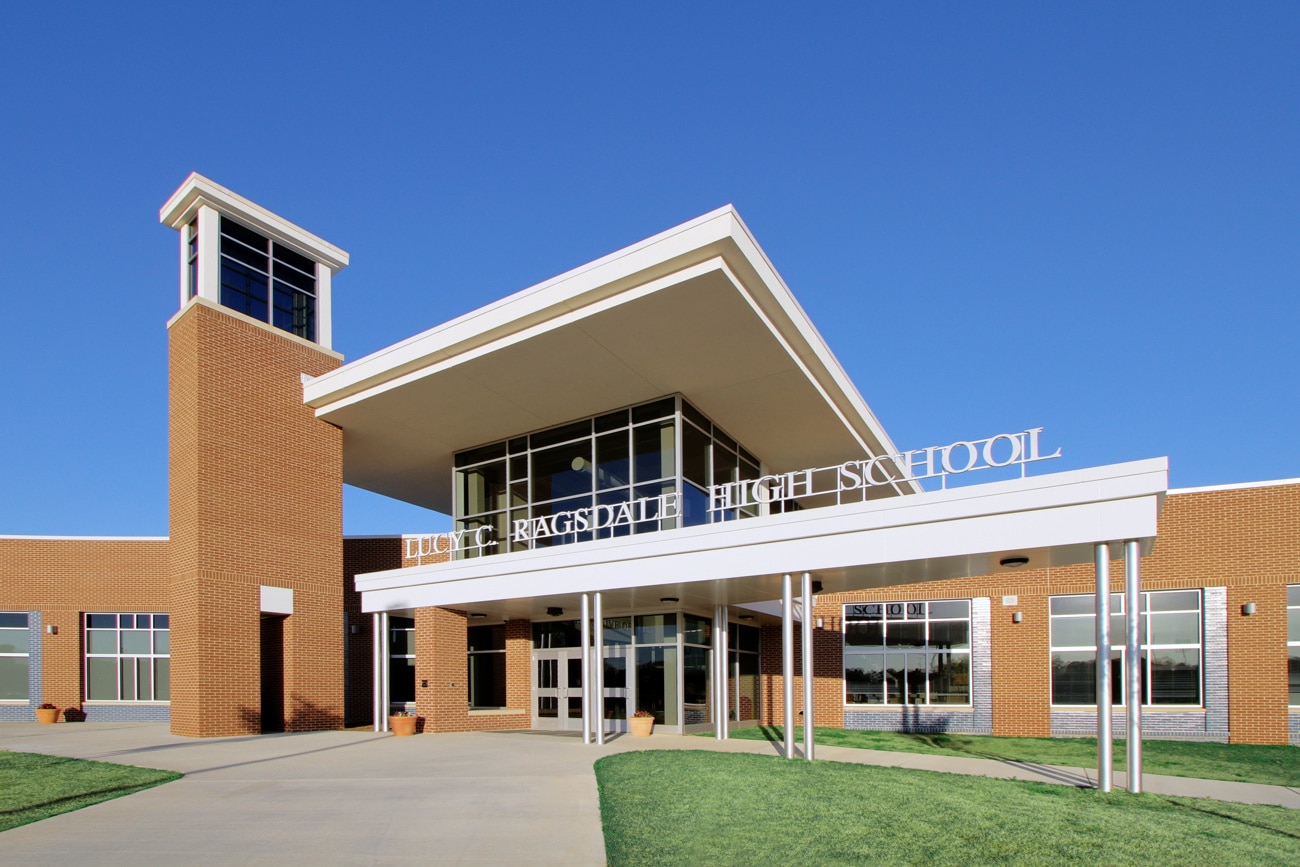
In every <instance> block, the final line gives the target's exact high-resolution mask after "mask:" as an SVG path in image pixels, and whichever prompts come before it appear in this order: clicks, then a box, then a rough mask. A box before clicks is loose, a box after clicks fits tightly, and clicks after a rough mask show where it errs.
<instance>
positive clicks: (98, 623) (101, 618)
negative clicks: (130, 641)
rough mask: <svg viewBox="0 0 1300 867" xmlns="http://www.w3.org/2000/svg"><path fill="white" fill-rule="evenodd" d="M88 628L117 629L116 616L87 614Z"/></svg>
mask: <svg viewBox="0 0 1300 867" xmlns="http://www.w3.org/2000/svg"><path fill="white" fill-rule="evenodd" d="M86 626H88V627H90V628H91V629H115V628H116V627H117V615H116V614H87V615H86Z"/></svg>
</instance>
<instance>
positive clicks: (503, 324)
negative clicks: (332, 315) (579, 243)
mask: <svg viewBox="0 0 1300 867" xmlns="http://www.w3.org/2000/svg"><path fill="white" fill-rule="evenodd" d="M734 213H735V212H734V210H733V209H732V208H731V206H730V205H728V206H726V207H723V208H719V209H718V210H716V211H711V212H709V213H707V214H704V215H703V216H700V217H697V218H696V219H694V220H691V221H689V222H687V223H683V224H681V225H680V226H676V227H674V228H672V229H668V230H667V231H665V232H661V233H660V234H658V235H655V236H653V237H651V238H647V239H646V240H644V241H640V242H638V243H636V244H633V245H632V246H630V247H626V248H624V249H622V250H618V251H616V252H613V253H610V254H609V255H608V256H604V257H602V258H600V259H597V260H595V261H594V262H589V263H588V264H586V265H582V266H580V267H578V268H575V269H573V270H571V271H566V272H565V273H563V274H560V275H559V276H556V277H552V278H551V279H549V280H546V281H543V282H541V283H538V284H536V285H534V286H530V287H528V288H527V289H521V290H520V291H518V292H516V293H514V294H513V295H508V296H507V297H505V298H502V299H501V300H499V301H494V302H492V303H491V304H487V305H485V306H483V307H480V308H478V309H477V310H472V311H470V312H469V313H466V314H464V315H463V316H458V317H457V318H455V319H452V320H450V321H449V322H444V323H443V324H441V325H437V326H434V327H433V328H430V329H428V330H427V331H423V332H421V333H419V334H416V335H414V336H413V337H408V338H407V339H405V340H402V341H399V342H397V343H394V344H393V345H392V346H389V347H386V348H384V349H381V350H378V351H377V352H372V353H371V354H369V355H365V356H362V357H361V358H358V359H356V360H355V361H352V362H349V363H348V364H345V365H344V366H343V367H340V368H338V369H337V370H332V371H330V372H329V373H326V374H324V375H322V376H318V377H316V379H315V380H314V381H312V383H311V384H310V385H309V386H308V387H307V388H305V389H304V402H305V403H307V404H308V405H309V406H312V407H315V408H317V409H321V408H323V407H332V405H334V404H335V403H336V402H338V401H340V400H341V399H343V398H345V397H349V396H351V395H354V394H357V393H359V392H362V391H367V392H369V391H370V390H371V389H372V388H374V387H376V386H380V388H379V389H377V390H382V387H384V386H387V385H388V383H389V382H390V381H391V380H393V379H395V378H396V377H399V376H401V375H402V374H404V373H407V372H409V371H412V370H415V369H417V368H418V369H421V370H423V369H424V368H426V367H427V366H428V365H431V364H433V363H435V362H437V361H440V360H444V359H450V358H454V357H456V356H459V355H460V354H462V353H465V352H467V351H470V350H472V349H474V348H476V347H479V346H482V345H484V344H487V343H490V342H492V341H494V340H498V339H500V338H502V337H503V336H505V335H506V334H508V333H510V332H514V331H521V330H523V329H526V328H530V327H535V326H539V325H541V326H543V330H545V326H546V325H547V324H548V323H552V322H553V320H554V319H555V317H558V316H561V315H563V314H564V313H566V312H572V311H574V310H576V309H579V308H580V307H582V306H585V305H586V304H588V303H591V301H592V300H594V299H591V298H590V297H589V293H592V292H595V291H597V290H600V289H605V290H607V294H614V293H615V291H616V288H617V287H616V284H618V283H619V281H621V280H626V279H627V278H629V277H632V276H634V275H636V274H639V273H642V272H644V271H647V270H651V269H653V268H654V267H655V266H657V265H662V264H664V263H665V262H669V261H671V260H673V259H675V258H677V257H679V256H683V255H685V254H688V253H690V252H692V251H694V250H698V249H700V248H702V247H707V246H708V245H710V244H714V243H717V242H719V241H721V240H723V239H725V238H727V237H730V234H731V226H732V225H733V220H732V217H733V215H734ZM577 299H582V303H581V304H579V303H576V301H577ZM555 324H558V323H555Z"/></svg>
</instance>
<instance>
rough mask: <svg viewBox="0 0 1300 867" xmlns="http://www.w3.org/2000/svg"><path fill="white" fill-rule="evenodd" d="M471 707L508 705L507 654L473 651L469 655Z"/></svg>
mask: <svg viewBox="0 0 1300 867" xmlns="http://www.w3.org/2000/svg"><path fill="white" fill-rule="evenodd" d="M469 704H470V707H505V706H506V655H505V654H504V653H471V654H470V656H469Z"/></svg>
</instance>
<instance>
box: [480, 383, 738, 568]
mask: <svg viewBox="0 0 1300 867" xmlns="http://www.w3.org/2000/svg"><path fill="white" fill-rule="evenodd" d="M679 444H680V445H681V448H679V447H678V446H679ZM455 473H456V478H455V494H456V499H455V507H454V508H455V517H456V529H458V530H468V531H469V532H471V533H472V532H474V531H476V530H478V529H479V528H480V527H484V526H487V527H491V528H492V530H493V538H494V539H495V540H496V541H497V545H496V546H494V547H489V548H485V549H482V550H477V549H469V550H465V551H462V552H459V553H458V555H457V556H463V557H476V556H483V555H486V554H502V553H506V552H509V551H521V550H528V549H530V548H538V547H547V546H551V545H565V544H571V543H573V542H587V541H591V540H593V539H605V538H610V537H613V536H626V535H630V534H632V533H650V532H656V531H659V530H669V529H673V528H674V527H677V526H692V525H695V524H703V523H708V522H709V521H710V520H711V518H710V514H709V511H708V495H707V493H706V491H707V489H708V486H709V485H710V484H719V483H722V482H730V481H736V480H739V479H757V478H758V477H759V475H760V474H761V472H760V466H759V462H758V459H757V458H755V457H754V456H753V455H752V454H750V453H749V452H748V451H746V450H745V449H744V448H743V447H742V446H740V445H739V444H737V443H736V441H735V440H734V439H733V438H731V437H730V436H728V435H727V434H726V432H725V431H723V430H721V429H720V428H718V427H717V426H715V425H713V424H712V422H710V421H709V419H708V418H707V417H706V416H705V415H704V414H703V413H701V412H699V410H697V409H695V408H694V407H693V406H691V405H690V404H689V403H688V402H686V401H685V400H683V399H682V398H680V397H665V398H660V399H659V400H655V401H651V402H649V403H644V404H639V405H637V406H633V407H629V408H626V409H620V410H617V411H615V412H610V413H605V414H604V415H599V416H595V417H593V418H588V419H583V420H581V421H576V422H572V423H569V424H565V425H561V426H559V427H554V428H549V429H547V430H543V431H538V432H535V433H532V434H528V435H525V436H518V437H514V438H512V439H509V440H505V441H503V442H498V443H493V444H491V445H487V446H482V447H480V448H475V449H470V450H468V451H464V452H460V453H459V454H458V455H457V456H456V470H455ZM664 494H677V495H678V496H679V502H680V504H681V517H680V518H662V517H658V518H657V517H654V516H653V514H652V515H651V516H650V517H649V519H647V520H643V521H637V522H634V523H622V524H620V525H618V526H611V527H603V528H600V529H585V528H582V529H577V528H574V527H570V532H559V533H555V534H551V535H545V534H542V535H538V534H535V533H530V534H529V535H533V536H536V538H529V539H523V540H519V541H516V540H515V539H514V538H513V535H514V534H513V533H512V529H513V528H514V526H515V522H517V521H536V520H537V519H539V518H549V517H552V516H554V515H556V514H559V513H561V512H573V511H576V510H578V509H593V508H597V507H601V506H606V507H617V506H618V505H619V504H621V503H630V502H634V501H637V500H641V499H644V498H647V497H658V496H662V495H664ZM604 514H609V513H608V512H605V513H604ZM756 514H757V511H756V510H753V509H743V510H730V511H729V512H726V513H717V515H716V516H715V517H713V518H712V520H733V519H736V518H740V517H753V516H754V515H756Z"/></svg>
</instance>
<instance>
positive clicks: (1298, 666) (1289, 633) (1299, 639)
mask: <svg viewBox="0 0 1300 867" xmlns="http://www.w3.org/2000/svg"><path fill="white" fill-rule="evenodd" d="M1293 611H1294V612H1296V613H1295V614H1292V613H1291V612H1293ZM1293 625H1294V627H1295V629H1294V631H1293V630H1292V626H1293ZM1286 649H1287V707H1289V708H1296V709H1300V687H1297V686H1294V685H1292V684H1293V683H1300V584H1288V585H1287V586H1286Z"/></svg>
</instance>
